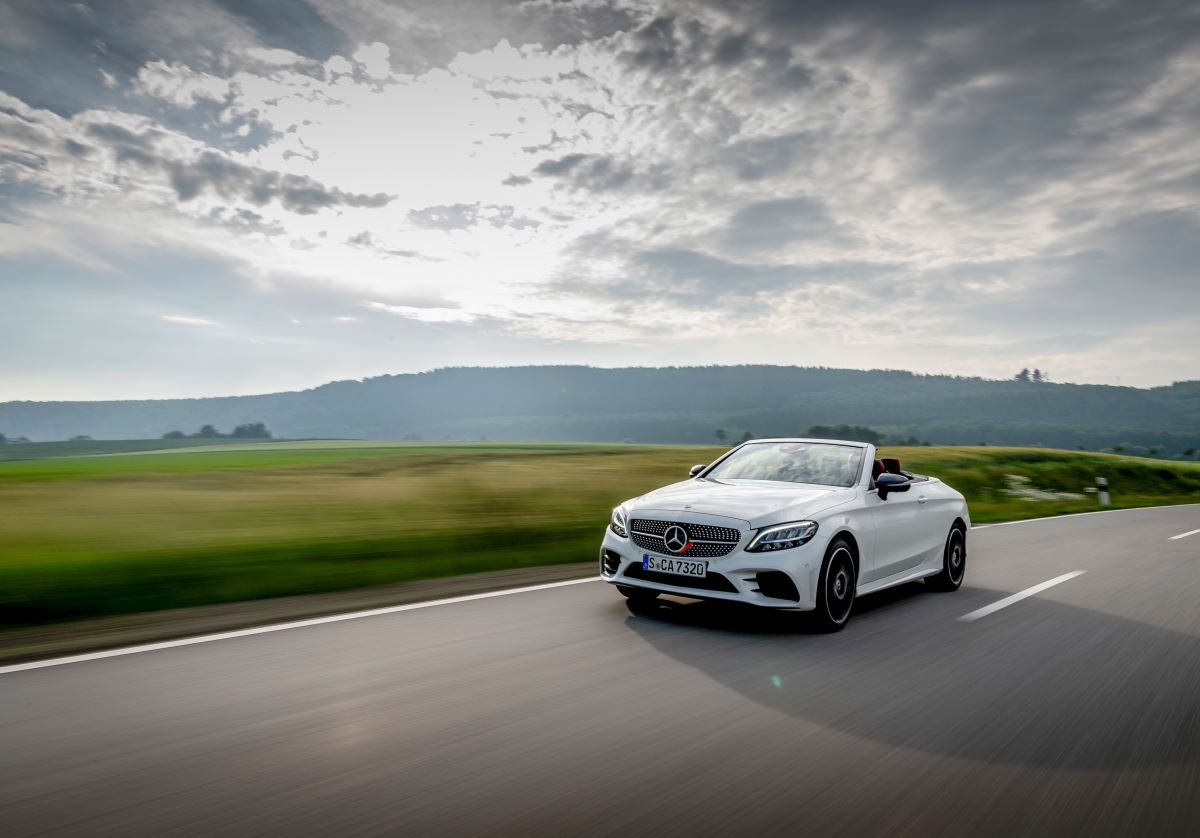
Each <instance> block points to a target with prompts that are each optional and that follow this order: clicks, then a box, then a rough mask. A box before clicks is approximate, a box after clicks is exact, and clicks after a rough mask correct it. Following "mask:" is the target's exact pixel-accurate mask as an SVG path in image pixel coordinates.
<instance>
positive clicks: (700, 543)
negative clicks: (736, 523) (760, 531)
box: [629, 518, 742, 559]
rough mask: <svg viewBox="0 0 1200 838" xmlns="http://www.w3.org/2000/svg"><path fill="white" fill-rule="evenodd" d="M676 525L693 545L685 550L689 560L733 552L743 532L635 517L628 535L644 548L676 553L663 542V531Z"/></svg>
mask: <svg viewBox="0 0 1200 838" xmlns="http://www.w3.org/2000/svg"><path fill="white" fill-rule="evenodd" d="M676 524H678V525H679V526H681V527H683V528H684V530H686V531H687V534H688V540H689V541H690V542H691V544H692V547H691V549H690V550H688V551H687V556H688V558H691V559H712V558H716V557H717V556H724V555H726V554H728V553H731V552H733V548H734V547H737V545H738V542H739V541H741V538H742V535H741V533H739V532H738V531H737V530H735V529H733V528H732V527H712V526H709V525H708V524H691V523H686V522H683V521H678V522H676V521H653V520H650V519H649V518H634V519H633V520H632V521H630V522H629V529H630V532H629V537H630V538H632V539H633V543H634V544H636V545H637V546H638V547H641V548H642V549H644V550H653V551H654V552H656V553H663V554H666V555H668V556H672V555H675V554H674V553H672V552H671V551H670V550H668V549H667V545H665V544H664V543H663V533H665V532H666V531H667V528H668V527H670V526H674V525H676Z"/></svg>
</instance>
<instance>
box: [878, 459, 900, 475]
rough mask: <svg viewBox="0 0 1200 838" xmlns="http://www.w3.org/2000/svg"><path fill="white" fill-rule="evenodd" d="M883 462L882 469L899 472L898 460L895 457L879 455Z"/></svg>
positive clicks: (889, 472) (891, 472)
mask: <svg viewBox="0 0 1200 838" xmlns="http://www.w3.org/2000/svg"><path fill="white" fill-rule="evenodd" d="M879 461H880V462H881V463H883V470H884V471H886V472H887V473H888V474H900V473H901V472H900V460H899V459H898V458H896V457H881V458H880V460H879Z"/></svg>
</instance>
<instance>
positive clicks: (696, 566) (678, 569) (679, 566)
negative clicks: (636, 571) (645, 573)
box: [642, 553, 708, 579]
mask: <svg viewBox="0 0 1200 838" xmlns="http://www.w3.org/2000/svg"><path fill="white" fill-rule="evenodd" d="M642 570H656V571H658V572H659V573H674V574H675V575H676V576H694V577H696V578H699V579H703V578H704V577H705V576H707V575H708V562H698V561H695V560H693V559H668V558H665V557H663V556H651V555H650V554H649V553H643V554H642Z"/></svg>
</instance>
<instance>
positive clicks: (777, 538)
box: [746, 521, 817, 553]
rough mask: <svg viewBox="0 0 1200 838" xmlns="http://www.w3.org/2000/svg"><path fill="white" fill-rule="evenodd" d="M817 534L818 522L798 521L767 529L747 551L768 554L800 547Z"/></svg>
mask: <svg viewBox="0 0 1200 838" xmlns="http://www.w3.org/2000/svg"><path fill="white" fill-rule="evenodd" d="M816 534H817V523H816V521H796V522H794V523H791V524H779V525H777V526H774V527H765V528H763V529H761V530H759V531H758V535H756V536H754V538H753V539H751V540H750V543H749V544H748V545H747V546H746V550H747V551H748V552H751V553H766V552H767V551H769V550H787V549H789V548H791V547H799V546H800V545H801V544H804V543H805V542H807V541H811V540H812V537H813V536H814V535H816Z"/></svg>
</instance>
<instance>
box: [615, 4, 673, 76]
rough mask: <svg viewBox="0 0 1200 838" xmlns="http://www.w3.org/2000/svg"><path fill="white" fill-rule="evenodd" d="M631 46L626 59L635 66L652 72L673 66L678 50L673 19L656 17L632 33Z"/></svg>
mask: <svg viewBox="0 0 1200 838" xmlns="http://www.w3.org/2000/svg"><path fill="white" fill-rule="evenodd" d="M633 45H634V48H633V49H632V50H631V51H630V53H629V55H628V57H629V60H630V61H632V62H633V63H634V64H636V65H639V66H642V67H649V68H651V69H654V70H664V69H666V68H667V67H670V66H672V65H674V64H675V62H676V52H677V50H678V49H679V43H678V41H677V40H676V36H675V19H674V18H672V17H656V18H655V19H654V20H652V21H650V22H649V23H647V24H646V25H645V26H643V27H641V28H640V29H638V30H637V31H636V32H634V33H633Z"/></svg>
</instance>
